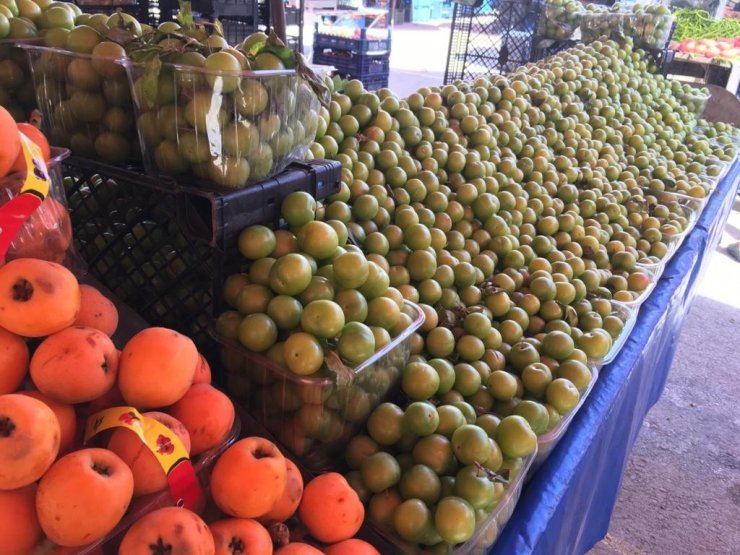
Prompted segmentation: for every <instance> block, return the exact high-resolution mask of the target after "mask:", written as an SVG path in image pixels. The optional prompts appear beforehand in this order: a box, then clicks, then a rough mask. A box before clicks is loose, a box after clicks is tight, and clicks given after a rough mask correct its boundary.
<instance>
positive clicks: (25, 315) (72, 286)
mask: <svg viewBox="0 0 740 555" xmlns="http://www.w3.org/2000/svg"><path fill="white" fill-rule="evenodd" d="M79 310H80V286H79V284H78V283H77V279H76V278H75V276H74V274H72V272H70V271H69V270H68V269H67V268H65V267H64V266H61V265H59V264H55V263H54V262H47V261H45V260H36V259H34V258H19V259H17V260H11V261H10V262H8V263H7V264H6V265H5V266H3V267H2V268H0V327H3V328H5V329H6V330H8V331H9V332H11V333H15V334H17V335H21V336H23V337H44V336H46V335H51V334H52V333H56V332H58V331H61V330H63V329H64V328H67V327H69V326H71V325H72V323H73V322H74V321H75V318H77V313H78V312H79Z"/></svg>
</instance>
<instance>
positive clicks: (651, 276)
mask: <svg viewBox="0 0 740 555" xmlns="http://www.w3.org/2000/svg"><path fill="white" fill-rule="evenodd" d="M635 270H636V271H640V272H644V273H645V274H647V276H648V285H647V287H645V289H643V290H642V291H640V294H639V295H638V296H637V297H636V298H635V299H634V300H632V301H616V302H619V303H621V304H623V305H625V306H627V307H629V308H635V309H637V308H639V307H640V306H641V305H642V303H644V302H645V301H646V300H647V298H648V297H649V296H650V293H651V292H652V291H653V289H655V285H656V284H657V283H658V280H659V279H660V275H659V274H657V273H656V271H655V269H654V268H649V267H646V266H643V265H641V264H639V263H638V264H637V265H636V267H635ZM661 272H662V270H661ZM612 302H615V301H612Z"/></svg>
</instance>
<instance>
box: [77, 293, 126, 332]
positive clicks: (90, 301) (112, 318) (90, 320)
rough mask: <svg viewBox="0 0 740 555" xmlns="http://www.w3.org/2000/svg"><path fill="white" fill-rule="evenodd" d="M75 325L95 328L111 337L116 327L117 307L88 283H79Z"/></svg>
mask: <svg viewBox="0 0 740 555" xmlns="http://www.w3.org/2000/svg"><path fill="white" fill-rule="evenodd" d="M74 325H75V326H84V327H86V328H95V329H96V330H100V331H102V332H103V333H104V334H105V335H107V336H108V337H113V334H114V333H116V329H117V328H118V309H117V308H116V305H114V304H113V303H112V302H111V300H110V299H108V297H106V296H105V295H103V294H102V293H101V292H100V291H98V290H97V289H95V288H94V287H92V286H90V285H85V284H81V285H80V312H79V314H78V315H77V319H76V320H75V323H74Z"/></svg>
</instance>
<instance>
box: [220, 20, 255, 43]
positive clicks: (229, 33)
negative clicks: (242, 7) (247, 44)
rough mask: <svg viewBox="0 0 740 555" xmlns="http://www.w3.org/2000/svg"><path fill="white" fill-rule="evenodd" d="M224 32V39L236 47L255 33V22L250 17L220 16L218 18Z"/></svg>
mask: <svg viewBox="0 0 740 555" xmlns="http://www.w3.org/2000/svg"><path fill="white" fill-rule="evenodd" d="M218 20H219V21H220V22H221V25H222V27H223V30H224V38H225V39H226V42H228V43H229V44H231V45H238V44H239V43H240V42H242V41H243V40H244V39H245V38H247V37H248V36H249V35H251V34H252V33H254V32H255V31H257V21H256V19H255V18H253V17H252V16H241V17H239V16H221V17H219V18H218Z"/></svg>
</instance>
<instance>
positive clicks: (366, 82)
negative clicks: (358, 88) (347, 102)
mask: <svg viewBox="0 0 740 555" xmlns="http://www.w3.org/2000/svg"><path fill="white" fill-rule="evenodd" d="M362 84H363V86H364V87H365V89H367V90H368V91H377V90H378V89H382V88H385V87H387V86H388V75H372V76H370V77H365V78H364V79H363V80H362Z"/></svg>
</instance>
